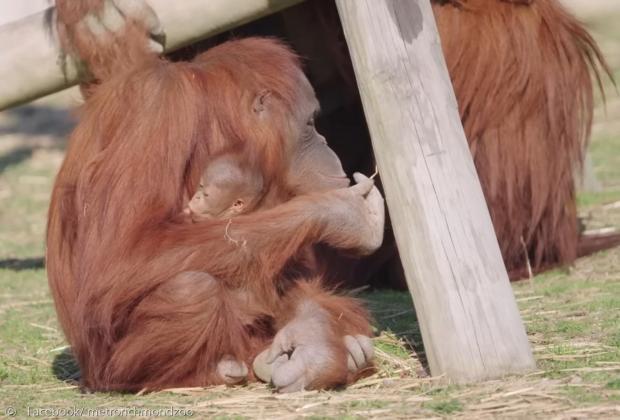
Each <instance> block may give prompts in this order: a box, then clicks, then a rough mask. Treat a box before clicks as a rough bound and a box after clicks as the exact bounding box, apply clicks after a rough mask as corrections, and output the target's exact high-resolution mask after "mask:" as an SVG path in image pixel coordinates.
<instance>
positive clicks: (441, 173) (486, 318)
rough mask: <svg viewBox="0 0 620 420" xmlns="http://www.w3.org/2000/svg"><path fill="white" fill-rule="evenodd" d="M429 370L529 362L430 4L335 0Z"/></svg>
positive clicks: (464, 376) (485, 374) (491, 368)
mask: <svg viewBox="0 0 620 420" xmlns="http://www.w3.org/2000/svg"><path fill="white" fill-rule="evenodd" d="M336 3H337V5H338V11H339V13H340V18H341V20H342V24H343V28H344V32H345V36H346V39H347V43H348V46H349V51H350V53H351V58H352V61H353V65H354V69H355V75H356V77H357V83H358V86H359V91H360V94H361V97H362V102H363V105H364V111H365V114H366V120H367V122H368V127H369V129H370V133H371V137H372V144H373V148H374V152H375V156H376V159H377V163H378V166H379V171H380V173H381V181H382V183H383V186H384V189H385V196H386V201H387V204H388V208H389V211H390V216H391V218H392V225H393V227H394V234H395V236H396V242H397V244H398V249H399V251H400V257H401V260H402V263H403V267H404V269H405V275H406V278H407V283H408V285H409V290H410V291H411V294H412V296H413V300H414V303H415V307H416V312H417V316H418V321H419V324H420V330H421V332H422V338H423V340H424V347H425V349H426V356H427V359H428V362H429V366H430V369H431V373H432V374H433V375H446V376H447V377H448V378H449V379H450V380H452V381H456V382H469V381H477V380H482V379H487V378H496V377H500V376H502V375H505V374H508V373H516V372H523V371H527V370H530V369H532V368H534V359H533V357H532V352H531V349H530V345H529V342H528V339H527V335H526V333H525V328H524V326H523V322H522V321H521V316H520V314H519V310H518V308H517V304H516V301H515V298H514V295H513V292H512V288H511V286H510V283H509V281H508V275H507V273H506V268H505V266H504V263H503V260H502V256H501V253H500V249H499V246H498V243H497V238H496V237H495V232H494V230H493V225H492V223H491V218H490V215H489V211H488V209H487V206H486V203H485V200H484V196H483V193H482V188H481V186H480V182H479V180H478V177H477V175H476V168H475V167H474V163H473V160H472V157H471V154H470V151H469V148H468V146H467V141H466V138H465V133H464V132H463V127H462V125H461V120H460V117H459V113H458V109H457V103H456V98H455V96H454V92H453V89H452V85H451V83H450V78H449V75H448V71H447V69H446V64H445V61H444V58H443V54H442V50H441V45H440V42H439V35H438V33H437V28H436V25H435V19H434V17H433V12H432V9H431V5H430V2H429V0H336Z"/></svg>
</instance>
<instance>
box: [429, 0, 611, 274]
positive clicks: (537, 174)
mask: <svg viewBox="0 0 620 420" xmlns="http://www.w3.org/2000/svg"><path fill="white" fill-rule="evenodd" d="M433 10H434V12H435V18H436V19H437V26H438V28H439V32H440V35H441V43H442V46H443V51H444V55H445V57H446V62H447V64H448V70H449V72H450V76H451V78H452V83H453V84H454V90H455V93H456V96H457V98H458V103H459V109H460V113H461V118H462V120H463V126H464V127H465V132H466V134H467V138H468V140H469V145H470V149H471V152H472V155H473V157H474V162H475V164H476V169H477V170H478V175H479V177H480V181H481V183H482V187H483V189H484V193H485V197H486V200H487V203H488V205H489V209H490V211H491V217H492V219H493V224H494V225H495V231H496V233H497V236H498V239H499V243H500V246H501V249H502V253H503V256H504V261H505V262H506V266H507V268H508V269H509V270H517V272H514V273H513V275H516V276H518V275H519V274H518V271H519V270H520V269H523V268H525V265H526V261H527V258H528V256H529V259H530V260H531V264H532V266H533V268H534V269H540V268H544V267H549V266H554V265H557V264H571V263H572V262H573V261H574V260H575V258H576V257H577V252H578V242H579V232H578V223H577V211H576V200H575V174H576V173H577V172H578V170H579V169H580V168H581V164H582V162H583V155H584V151H585V148H586V145H587V140H588V137H589V133H590V127H591V124H592V109H593V95H592V91H593V89H592V81H591V78H590V70H592V71H593V72H594V73H595V75H596V76H597V77H598V72H597V69H598V65H599V64H601V65H602V66H603V68H604V69H605V70H607V67H606V64H605V62H604V59H603V58H602V56H601V53H600V51H599V49H598V47H597V45H596V43H595V42H594V40H593V39H592V37H591V36H590V35H589V34H588V32H587V30H586V29H585V28H584V27H583V25H581V24H580V23H579V21H578V20H577V19H576V18H575V17H574V16H572V15H571V14H570V13H569V12H568V11H567V10H566V9H565V8H564V7H563V6H562V4H561V3H560V1H558V0H448V1H445V0H443V1H435V2H434V4H433ZM521 275H523V274H521Z"/></svg>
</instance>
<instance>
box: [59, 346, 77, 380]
mask: <svg viewBox="0 0 620 420" xmlns="http://www.w3.org/2000/svg"><path fill="white" fill-rule="evenodd" d="M52 373H53V374H54V376H55V377H56V379H58V380H60V381H63V382H71V383H74V382H78V381H79V380H80V367H79V365H78V362H77V360H75V357H73V353H71V349H70V348H66V349H64V350H63V351H62V352H61V353H59V354H57V355H56V357H54V361H53V362H52Z"/></svg>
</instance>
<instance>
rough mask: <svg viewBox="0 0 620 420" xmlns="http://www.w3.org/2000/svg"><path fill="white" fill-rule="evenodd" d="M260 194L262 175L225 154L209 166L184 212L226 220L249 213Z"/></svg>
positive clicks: (260, 196)
mask: <svg viewBox="0 0 620 420" xmlns="http://www.w3.org/2000/svg"><path fill="white" fill-rule="evenodd" d="M262 194H263V180H262V176H261V175H260V174H258V173H256V172H255V171H252V170H249V169H247V168H245V167H244V166H243V165H242V164H241V162H239V161H238V160H237V159H235V158H234V156H230V155H224V156H221V157H219V158H216V159H215V160H214V161H212V162H211V163H209V165H208V166H207V169H206V170H205V171H204V173H203V176H202V182H201V183H200V185H199V187H198V190H197V191H196V193H195V194H194V196H193V197H192V198H191V200H190V201H189V204H188V208H187V209H185V213H187V214H191V215H197V216H201V217H206V218H213V219H227V218H231V217H235V216H238V215H240V214H243V213H247V212H249V211H251V210H252V209H253V208H255V207H256V205H257V204H258V202H259V201H260V199H261V198H262Z"/></svg>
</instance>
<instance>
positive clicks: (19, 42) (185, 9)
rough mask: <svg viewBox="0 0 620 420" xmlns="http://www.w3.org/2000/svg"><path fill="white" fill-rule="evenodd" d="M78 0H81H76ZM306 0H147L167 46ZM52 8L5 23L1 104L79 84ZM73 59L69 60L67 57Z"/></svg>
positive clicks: (0, 39)
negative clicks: (57, 31)
mask: <svg viewBox="0 0 620 420" xmlns="http://www.w3.org/2000/svg"><path fill="white" fill-rule="evenodd" d="M76 1H79V0H76ZM301 1H302V0H243V1H239V2H233V3H231V1H230V0H183V1H170V0H148V1H147V2H148V3H149V4H150V5H151V7H152V8H153V10H154V11H155V12H156V13H157V15H158V17H159V19H160V21H161V23H162V26H163V28H164V31H165V33H166V51H173V50H175V49H177V48H180V47H182V46H184V45H188V44H191V43H192V42H195V41H198V40H200V39H204V38H207V37H209V36H212V35H215V34H218V33H220V32H223V31H225V30H228V29H230V28H234V27H236V26H239V25H242V24H244V23H246V22H249V21H251V20H254V19H258V18H260V17H262V16H265V15H268V14H271V13H275V12H277V11H279V10H282V9H284V8H286V7H289V6H292V5H293V4H296V3H300V2H301ZM53 19H54V13H53V8H49V9H47V10H46V11H43V12H40V13H37V14H34V15H31V16H28V17H26V18H24V19H21V20H19V21H16V22H13V23H10V24H7V25H3V26H0V51H2V59H0V80H1V81H2V83H0V110H2V109H5V108H9V107H11V106H15V105H18V104H20V103H24V102H28V101H31V100H33V99H36V98H39V97H41V96H45V95H47V94H50V93H53V92H57V91H59V90H62V89H64V88H67V87H69V86H71V85H73V84H75V82H76V80H75V77H76V72H75V69H73V68H70V67H66V66H65V65H64V63H63V62H62V61H61V59H60V57H61V55H60V52H59V49H58V42H57V39H56V36H55V34H54V31H53V29H52V27H53V25H52V22H53ZM68 64H69V65H70V63H68Z"/></svg>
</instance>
